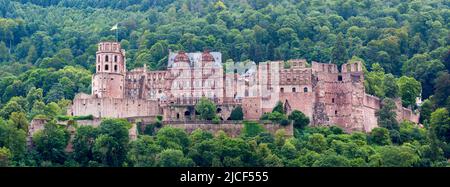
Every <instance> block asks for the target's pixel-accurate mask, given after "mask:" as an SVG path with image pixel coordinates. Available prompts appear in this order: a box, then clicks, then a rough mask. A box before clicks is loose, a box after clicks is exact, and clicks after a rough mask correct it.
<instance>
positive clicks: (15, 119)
mask: <svg viewBox="0 0 450 187" xmlns="http://www.w3.org/2000/svg"><path fill="white" fill-rule="evenodd" d="M9 120H10V121H11V123H12V124H13V125H14V126H15V127H16V128H18V129H22V130H23V131H25V132H28V120H27V117H26V115H25V113H23V112H13V113H11V115H10V116H9Z"/></svg>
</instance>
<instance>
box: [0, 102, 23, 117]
mask: <svg viewBox="0 0 450 187" xmlns="http://www.w3.org/2000/svg"><path fill="white" fill-rule="evenodd" d="M22 106H23V105H20V104H19V103H18V102H17V101H13V100H10V101H9V102H8V103H6V105H5V106H4V107H3V108H2V109H1V110H0V117H3V118H8V117H9V116H10V115H11V113H13V112H25V110H24V109H23V108H22Z"/></svg>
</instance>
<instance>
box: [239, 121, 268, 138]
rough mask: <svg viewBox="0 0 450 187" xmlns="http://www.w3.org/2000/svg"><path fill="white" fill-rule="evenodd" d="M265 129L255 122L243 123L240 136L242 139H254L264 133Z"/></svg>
mask: <svg viewBox="0 0 450 187" xmlns="http://www.w3.org/2000/svg"><path fill="white" fill-rule="evenodd" d="M264 131H265V129H264V127H263V126H262V125H260V124H258V123H257V122H255V121H244V128H243V129H242V135H243V136H244V137H255V136H258V135H259V134H261V133H262V132H264Z"/></svg>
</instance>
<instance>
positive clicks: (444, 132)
mask: <svg viewBox="0 0 450 187" xmlns="http://www.w3.org/2000/svg"><path fill="white" fill-rule="evenodd" d="M430 125H431V129H432V130H433V131H434V133H436V136H437V137H438V138H439V139H440V140H442V141H445V142H447V143H449V142H450V116H449V112H448V111H447V109H445V108H439V109H437V110H436V111H434V112H433V113H431V121H430Z"/></svg>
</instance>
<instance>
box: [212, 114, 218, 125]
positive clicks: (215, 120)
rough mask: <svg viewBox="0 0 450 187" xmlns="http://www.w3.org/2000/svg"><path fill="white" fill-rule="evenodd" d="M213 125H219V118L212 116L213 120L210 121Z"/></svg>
mask: <svg viewBox="0 0 450 187" xmlns="http://www.w3.org/2000/svg"><path fill="white" fill-rule="evenodd" d="M211 122H212V123H213V124H219V123H220V118H219V116H217V115H216V116H214V118H213V119H212V121H211Z"/></svg>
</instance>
